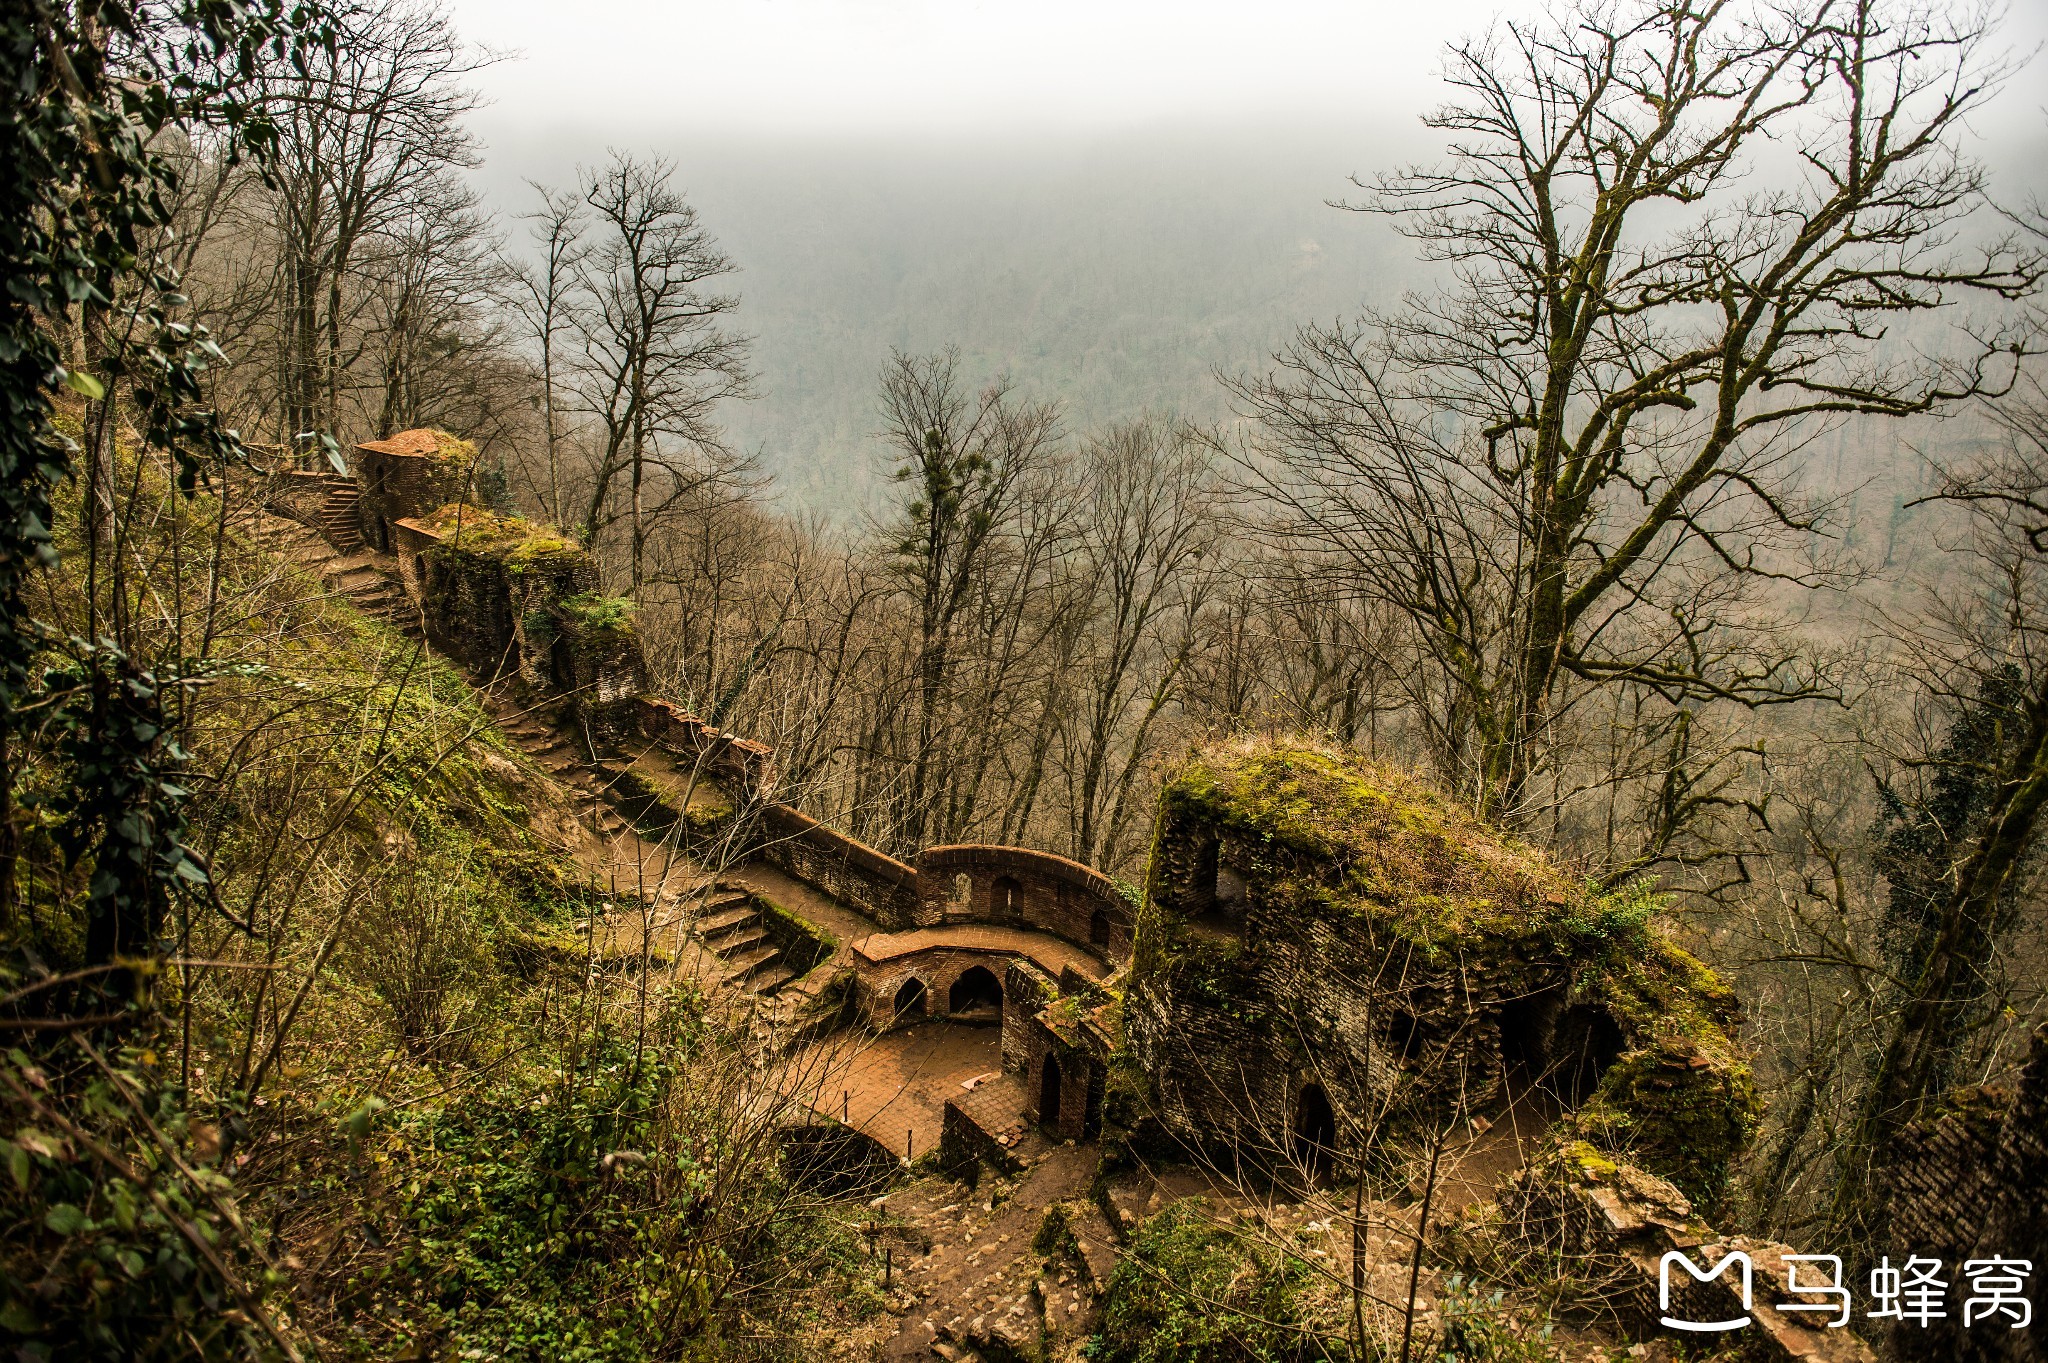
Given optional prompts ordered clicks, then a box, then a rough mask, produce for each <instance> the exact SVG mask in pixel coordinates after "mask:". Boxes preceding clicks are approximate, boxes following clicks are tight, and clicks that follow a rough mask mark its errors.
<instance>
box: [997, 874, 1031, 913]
mask: <svg viewBox="0 0 2048 1363" xmlns="http://www.w3.org/2000/svg"><path fill="white" fill-rule="evenodd" d="M993 898H994V900H995V905H994V907H995V916H996V917H997V918H999V919H1001V920H1003V921H1004V922H1006V923H1009V922H1015V921H1016V920H1017V919H1019V918H1021V917H1023V916H1024V887H1023V886H1022V885H1020V884H1018V883H1017V881H1016V880H1015V879H1014V878H1013V877H1010V876H997V877H996V883H995V892H994V895H993Z"/></svg>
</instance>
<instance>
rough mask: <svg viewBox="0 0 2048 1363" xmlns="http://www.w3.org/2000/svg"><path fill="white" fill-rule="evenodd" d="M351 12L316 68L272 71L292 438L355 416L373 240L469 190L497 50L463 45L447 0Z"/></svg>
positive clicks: (287, 414)
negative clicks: (463, 180) (363, 281)
mask: <svg viewBox="0 0 2048 1363" xmlns="http://www.w3.org/2000/svg"><path fill="white" fill-rule="evenodd" d="M338 23H339V25H340V32H339V34H338V37H337V41H336V42H335V43H334V45H333V46H332V47H331V48H329V49H323V50H322V51H321V52H320V53H318V54H316V55H315V57H314V59H313V60H312V61H310V62H309V63H308V64H307V65H305V66H304V67H303V68H300V67H298V66H294V65H291V64H289V63H284V62H279V63H278V64H277V66H276V67H275V69H274V70H273V71H272V72H271V73H269V75H268V77H267V80H266V84H267V86H268V89H267V92H266V98H267V103H268V104H269V106H270V107H271V109H272V110H273V113H274V117H275V119H276V123H277V128H278V157H277V161H278V164H277V166H276V169H275V172H274V182H275V188H274V190H273V192H272V194H271V196H270V199H271V208H272V210H273V211H274V213H275V230H276V232H277V239H276V246H275V250H276V259H277V264H278V283H279V286H280V289H281V294H280V297H279V299H278V311H279V313H280V325H279V329H278V338H279V352H280V356H281V361H282V366H281V367H282V375H281V378H282V380H283V388H284V402H283V407H282V412H281V414H280V415H281V417H282V419H283V424H284V428H285V429H284V431H283V432H282V434H284V435H285V436H287V437H290V436H294V435H297V434H298V433H300V432H304V431H315V430H322V431H333V430H337V429H339V428H340V427H341V426H342V424H343V417H344V397H345V395H346V393H347V390H348V389H349V387H350V386H351V384H352V382H353V380H352V377H351V374H352V370H353V367H354V365H355V363H356V361H357V359H358V358H359V351H358V330H359V326H360V324H361V322H362V317H361V310H362V309H363V308H364V307H366V306H367V299H366V296H365V295H364V294H363V293H362V292H361V291H359V290H357V289H355V288H354V287H353V285H354V282H355V274H356V272H357V271H358V270H359V269H360V268H361V266H362V264H363V262H362V260H361V258H360V253H361V252H362V251H363V250H364V248H366V247H367V246H369V245H370V244H371V243H372V242H373V241H374V240H375V239H376V238H377V237H379V236H380V235H382V234H384V233H386V232H387V231H395V230H403V228H404V225H405V224H406V223H407V221H408V219H409V217H410V216H411V215H413V214H415V213H416V212H417V211H419V210H420V209H421V208H422V206H424V205H425V204H427V203H430V202H435V201H441V202H447V201H449V200H450V199H451V196H452V198H453V199H455V200H464V199H465V196H466V193H467V192H466V191H465V190H463V189H461V188H460V187H459V185H458V184H457V183H456V181H455V179H454V175H455V172H458V171H460V170H461V169H464V168H466V167H468V166H470V165H473V164H474V163H475V160H476V146H475V141H474V139H473V138H471V137H470V135H469V134H468V133H467V132H466V131H465V130H464V128H463V125H462V120H463V118H464V117H465V116H466V115H467V114H468V113H470V112H471V111H472V110H473V109H475V108H476V106H477V97H476V95H475V94H474V93H473V92H472V91H470V90H469V89H468V88H466V87H465V86H464V84H463V81H464V80H465V79H466V78H467V77H469V76H470V75H472V74H474V73H475V72H476V71H478V70H480V69H482V68H483V67H484V66H485V65H487V64H488V63H489V62H490V61H491V60H492V59H491V57H490V56H489V55H488V54H480V53H477V52H475V51H473V50H471V49H470V48H468V47H465V46H464V45H463V43H462V42H461V41H460V39H458V38H457V36H456V34H455V31H454V28H453V27H452V26H451V24H450V23H449V20H448V16H447V15H446V13H445V12H443V10H442V9H441V8H440V6H439V5H438V3H435V2H434V0H417V2H415V0H406V2H405V3H399V4H394V5H380V6H376V7H371V8H353V9H349V10H347V11H345V12H344V13H343V14H342V15H340V16H339V19H338ZM473 202H474V200H473V197H471V198H467V200H466V201H463V202H460V203H459V205H458V211H466V210H467V209H468V208H469V207H470V206H471V204H473ZM382 377H383V376H382V375H380V376H379V379H380V380H381V379H382ZM383 386H384V385H383V384H382V383H381V382H379V383H378V384H377V387H378V388H379V390H380V391H379V394H378V395H379V397H380V398H382V397H383V396H384V393H383V391H381V390H382V389H383ZM380 405H381V404H380ZM376 434H378V435H383V434H388V432H385V431H378V432H376Z"/></svg>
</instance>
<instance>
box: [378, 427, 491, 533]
mask: <svg viewBox="0 0 2048 1363" xmlns="http://www.w3.org/2000/svg"><path fill="white" fill-rule="evenodd" d="M408 434H411V433H408ZM383 443H386V442H372V443H370V444H364V445H358V446H356V451H355V466H356V483H357V485H358V486H359V487H360V488H361V490H362V494H363V496H362V502H361V504H360V509H361V514H362V518H363V539H364V541H365V542H367V543H368V544H369V546H370V547H371V548H372V549H378V550H382V551H384V552H386V553H391V552H395V550H396V548H397V544H396V540H397V533H396V527H397V525H398V522H400V521H402V520H409V519H415V518H418V517H421V516H425V515H427V514H428V513H430V512H432V511H435V510H438V509H439V508H441V507H444V506H446V505H448V504H449V503H450V502H454V501H459V500H461V497H462V492H463V488H464V485H465V483H466V481H467V478H468V473H469V470H468V468H467V467H466V466H464V465H462V464H457V463H449V462H445V461H443V460H440V459H438V458H435V457H434V456H432V455H427V454H406V453H399V452H395V451H393V450H389V449H380V448H378V445H380V444H383Z"/></svg>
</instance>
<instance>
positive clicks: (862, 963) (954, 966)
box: [854, 947, 1038, 1030]
mask: <svg viewBox="0 0 2048 1363" xmlns="http://www.w3.org/2000/svg"><path fill="white" fill-rule="evenodd" d="M1007 964H1008V963H1007V962H1006V961H1005V960H1004V959H1003V958H1002V957H1001V956H993V955H990V954H989V953H988V952H986V951H977V950H974V949H972V948H962V947H930V948H927V949H926V950H923V951H912V952H906V953H905V954H903V955H901V956H896V957H891V958H890V959H888V960H885V961H868V960H865V959H863V958H862V956H861V954H860V952H859V950H858V949H856V950H855V952H854V1006H855V1008H856V1009H857V1010H858V1011H859V1013H860V1015H861V1016H862V1017H863V1018H864V1019H865V1020H866V1022H867V1024H868V1025H869V1026H871V1027H875V1028H885V1027H888V1026H891V1025H892V1024H908V1023H913V1022H921V1021H923V1020H924V1019H925V1018H942V1017H946V1016H949V1014H950V1012H951V1005H950V996H951V994H952V991H953V986H954V985H956V984H958V983H959V982H960V977H961V976H962V975H965V974H966V973H967V972H968V971H970V970H985V971H987V972H988V973H989V974H990V975H992V976H994V977H995V982H996V985H997V987H998V988H1002V987H1003V976H1004V972H1005V968H1006V966H1007ZM912 980H916V981H918V982H919V983H920V984H922V985H923V986H924V1009H923V1011H922V1012H921V1013H911V1014H907V1015H904V1016H901V1017H899V1016H898V1015H897V1012H896V997H897V995H898V994H899V993H900V992H901V991H902V989H903V987H904V986H905V985H907V984H909V983H910V982H911V981H912ZM1026 1006H1028V1007H1030V1008H1033V1009H1035V1008H1036V1007H1037V1006H1038V1005H1037V1004H1036V1002H1035V1001H1029V1000H1027V1002H1026ZM1013 1011H1014V1010H1013V1009H1012V1008H1011V1006H1010V998H1009V995H1008V993H1007V992H1006V993H1005V994H1004V997H1003V1009H1002V1019H1001V1022H1002V1025H1003V1027H1004V1028H1005V1029H1006V1030H1007V1028H1008V1026H1009V1023H1010V1017H1011V1014H1012V1012H1013Z"/></svg>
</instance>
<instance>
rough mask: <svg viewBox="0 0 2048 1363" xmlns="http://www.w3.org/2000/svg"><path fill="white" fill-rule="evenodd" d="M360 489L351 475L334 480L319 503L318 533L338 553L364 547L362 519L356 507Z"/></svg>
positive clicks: (360, 504) (361, 495)
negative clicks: (324, 498)
mask: <svg viewBox="0 0 2048 1363" xmlns="http://www.w3.org/2000/svg"><path fill="white" fill-rule="evenodd" d="M362 503H363V490H362V489H361V488H359V487H357V486H356V483H355V480H354V479H353V478H349V479H341V480H337V481H336V482H334V483H333V484H331V485H330V486H329V487H328V489H327V497H326V500H325V501H323V502H322V503H321V506H320V533H321V534H322V535H324V536H325V537H326V539H327V542H328V543H329V544H332V545H334V546H335V548H336V549H337V550H338V551H339V552H341V553H344V554H346V553H353V552H354V551H355V550H357V549H360V548H362V547H363V519H362V516H361V514H360V512H359V508H360V507H361V506H362Z"/></svg>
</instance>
